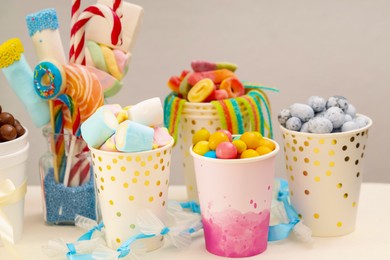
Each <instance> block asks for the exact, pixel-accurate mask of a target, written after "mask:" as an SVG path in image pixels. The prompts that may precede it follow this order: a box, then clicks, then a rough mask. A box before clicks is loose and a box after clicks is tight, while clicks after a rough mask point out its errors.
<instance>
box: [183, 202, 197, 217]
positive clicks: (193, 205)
mask: <svg viewBox="0 0 390 260" xmlns="http://www.w3.org/2000/svg"><path fill="white" fill-rule="evenodd" d="M180 206H181V207H182V208H183V209H190V210H191V211H192V212H193V213H198V214H200V206H199V204H198V203H197V202H196V201H186V202H180Z"/></svg>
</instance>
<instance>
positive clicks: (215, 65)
mask: <svg viewBox="0 0 390 260" xmlns="http://www.w3.org/2000/svg"><path fill="white" fill-rule="evenodd" d="M191 67H192V69H193V70H194V71H195V72H203V71H210V70H217V69H228V70H230V71H232V72H234V71H236V69H237V65H236V64H233V63H229V62H210V61H203V60H195V61H192V62H191Z"/></svg>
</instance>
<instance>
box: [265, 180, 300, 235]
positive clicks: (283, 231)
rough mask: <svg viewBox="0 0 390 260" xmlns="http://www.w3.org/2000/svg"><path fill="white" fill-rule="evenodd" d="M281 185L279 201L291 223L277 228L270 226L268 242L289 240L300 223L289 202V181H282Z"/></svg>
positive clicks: (282, 224) (279, 225)
mask: <svg viewBox="0 0 390 260" xmlns="http://www.w3.org/2000/svg"><path fill="white" fill-rule="evenodd" d="M279 183H280V189H279V192H278V201H281V202H282V203H283V205H284V209H285V210H286V214H287V217H288V219H289V220H290V222H289V223H288V224H285V223H280V224H278V225H275V226H270V227H269V230H268V241H278V240H282V239H285V238H287V237H288V236H289V234H290V233H291V231H292V230H293V228H294V226H295V225H296V224H297V223H298V222H299V221H300V220H299V216H298V214H297V212H296V211H295V209H294V208H293V207H292V206H291V205H290V203H289V201H288V196H289V191H288V183H287V181H286V180H283V179H280V181H279Z"/></svg>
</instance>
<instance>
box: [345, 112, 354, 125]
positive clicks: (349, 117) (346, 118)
mask: <svg viewBox="0 0 390 260" xmlns="http://www.w3.org/2000/svg"><path fill="white" fill-rule="evenodd" d="M348 121H352V116H350V115H348V114H345V117H344V124H345V123H346V122H348Z"/></svg>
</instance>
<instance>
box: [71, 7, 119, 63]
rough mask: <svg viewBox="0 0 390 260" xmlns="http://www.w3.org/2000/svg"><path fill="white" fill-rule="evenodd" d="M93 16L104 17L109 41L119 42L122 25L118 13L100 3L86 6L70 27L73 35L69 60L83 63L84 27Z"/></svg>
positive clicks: (115, 43)
mask: <svg viewBox="0 0 390 260" xmlns="http://www.w3.org/2000/svg"><path fill="white" fill-rule="evenodd" d="M94 16H101V17H104V18H105V20H106V21H107V22H108V24H109V25H110V27H111V28H112V31H111V43H112V44H114V45H117V44H118V43H121V37H122V36H121V34H122V25H121V21H120V19H119V17H118V15H117V14H116V13H115V12H114V11H113V10H112V9H111V8H109V7H108V6H106V5H102V4H96V5H91V6H89V7H87V8H86V9H85V10H84V11H83V12H82V13H81V14H80V16H79V18H78V19H77V22H76V23H75V24H74V26H73V27H72V28H71V35H74V47H73V49H72V48H71V52H70V55H69V56H70V62H71V63H77V64H82V65H85V53H84V44H85V29H86V25H87V23H88V21H89V20H90V19H91V18H92V17H94Z"/></svg>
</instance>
